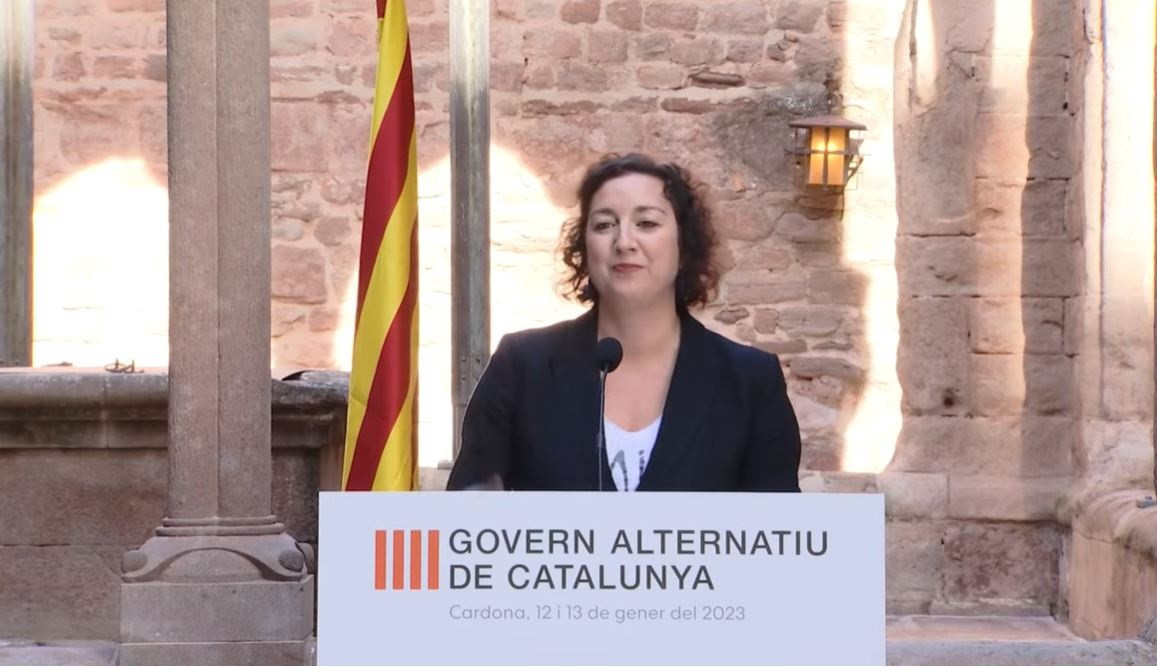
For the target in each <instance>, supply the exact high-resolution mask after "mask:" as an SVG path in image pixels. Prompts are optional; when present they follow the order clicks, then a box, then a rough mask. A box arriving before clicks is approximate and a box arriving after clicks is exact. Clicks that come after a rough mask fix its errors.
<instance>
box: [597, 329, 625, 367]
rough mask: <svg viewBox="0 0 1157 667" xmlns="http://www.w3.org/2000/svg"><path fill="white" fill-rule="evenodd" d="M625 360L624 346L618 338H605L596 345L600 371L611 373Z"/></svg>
mask: <svg viewBox="0 0 1157 667" xmlns="http://www.w3.org/2000/svg"><path fill="white" fill-rule="evenodd" d="M622 360H623V344H622V343H620V342H619V339H617V338H604V339H602V340H600V341H599V342H598V344H597V345H595V364H596V365H597V366H598V369H599V370H600V371H606V372H607V373H610V372H611V371H613V370H615V369H616V368H618V367H619V362H621V361H622Z"/></svg>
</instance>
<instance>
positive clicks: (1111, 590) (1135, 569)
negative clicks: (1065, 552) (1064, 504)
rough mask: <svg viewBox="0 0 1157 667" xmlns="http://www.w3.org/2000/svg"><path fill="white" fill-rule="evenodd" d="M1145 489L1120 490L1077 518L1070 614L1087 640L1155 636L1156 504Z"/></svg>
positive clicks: (1090, 505)
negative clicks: (1148, 500) (1145, 504)
mask: <svg viewBox="0 0 1157 667" xmlns="http://www.w3.org/2000/svg"><path fill="white" fill-rule="evenodd" d="M1149 495H1150V494H1149V493H1146V492H1144V491H1117V492H1114V493H1109V494H1106V495H1104V496H1101V497H1099V498H1097V499H1095V500H1093V501H1091V502H1089V503H1088V504H1087V505H1085V507H1084V509H1083V511H1082V512H1080V513H1079V514H1078V515H1077V516H1076V517H1075V518H1074V520H1073V533H1072V548H1071V553H1070V558H1069V568H1068V573H1067V576H1068V590H1069V619H1070V623H1071V625H1072V627H1073V630H1074V631H1075V632H1076V633H1077V634H1079V635H1080V636H1082V637H1086V638H1089V639H1134V638H1138V637H1140V638H1143V639H1147V640H1153V639H1155V638H1157V636H1155V635H1157V633H1155V627H1157V507H1148V508H1141V507H1138V506H1137V501H1139V500H1143V499H1145V498H1146V497H1147V496H1149Z"/></svg>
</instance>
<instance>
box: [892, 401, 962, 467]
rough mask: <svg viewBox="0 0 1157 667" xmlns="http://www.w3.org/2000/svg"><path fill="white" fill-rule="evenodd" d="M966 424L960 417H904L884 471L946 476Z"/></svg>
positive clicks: (959, 444)
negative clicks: (933, 473) (894, 446)
mask: <svg viewBox="0 0 1157 667" xmlns="http://www.w3.org/2000/svg"><path fill="white" fill-rule="evenodd" d="M967 423H968V422H967V421H966V420H965V419H964V418H962V417H918V416H910V415H909V416H905V417H904V422H903V425H902V426H901V427H900V435H899V437H898V438H897V439H896V451H895V453H894V454H893V456H892V460H891V462H889V464H888V467H887V470H889V471H894V472H947V471H948V470H950V469H951V468H952V465H953V463H952V457H953V455H954V454H955V453H956V452H958V451H960V449H961V443H962V442H963V441H964V440H965V436H964V429H965V427H966V425H967Z"/></svg>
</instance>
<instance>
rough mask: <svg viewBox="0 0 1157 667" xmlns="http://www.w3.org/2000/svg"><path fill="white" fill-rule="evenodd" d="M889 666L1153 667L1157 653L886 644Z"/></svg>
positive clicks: (1091, 646) (1107, 646)
mask: <svg viewBox="0 0 1157 667" xmlns="http://www.w3.org/2000/svg"><path fill="white" fill-rule="evenodd" d="M887 651H888V654H887V655H888V657H887V664H889V665H1153V664H1157V651H1155V650H1154V648H1153V647H1152V646H1151V645H1149V644H1146V643H1145V642H1141V641H1128V640H1124V641H1100V642H1066V641H1039V642H1038V641H912V640H899V641H889V642H888V649H887Z"/></svg>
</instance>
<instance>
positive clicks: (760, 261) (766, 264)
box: [733, 243, 792, 271]
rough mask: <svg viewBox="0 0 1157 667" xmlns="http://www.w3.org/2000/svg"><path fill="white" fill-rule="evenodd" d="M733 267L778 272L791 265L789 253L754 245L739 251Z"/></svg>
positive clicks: (766, 245) (762, 245)
mask: <svg viewBox="0 0 1157 667" xmlns="http://www.w3.org/2000/svg"><path fill="white" fill-rule="evenodd" d="M738 254H739V257H738V259H737V261H736V264H735V266H737V267H738V268H740V269H761V270H764V271H779V270H782V269H786V268H788V267H790V266H791V265H792V257H791V253H790V252H788V251H787V250H784V249H783V248H777V247H773V246H769V245H768V244H767V243H759V244H755V245H753V246H752V247H749V248H744V249H742V250H740V251H739V253H738ZM733 268H734V267H733Z"/></svg>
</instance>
